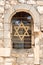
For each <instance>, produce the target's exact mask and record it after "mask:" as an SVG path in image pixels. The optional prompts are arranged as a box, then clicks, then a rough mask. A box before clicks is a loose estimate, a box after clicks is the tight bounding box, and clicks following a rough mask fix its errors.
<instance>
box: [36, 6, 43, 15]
mask: <svg viewBox="0 0 43 65" xmlns="http://www.w3.org/2000/svg"><path fill="white" fill-rule="evenodd" d="M37 9H38V12H39V13H40V14H43V6H38V7H37Z"/></svg>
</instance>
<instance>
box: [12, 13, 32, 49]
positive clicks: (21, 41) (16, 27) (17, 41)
mask: <svg viewBox="0 0 43 65" xmlns="http://www.w3.org/2000/svg"><path fill="white" fill-rule="evenodd" d="M31 32H32V31H31V16H30V15H29V14H27V13H23V12H22V13H19V14H18V13H16V15H15V16H14V18H13V19H12V44H13V48H14V49H29V48H31Z"/></svg>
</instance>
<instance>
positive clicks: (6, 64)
mask: <svg viewBox="0 0 43 65" xmlns="http://www.w3.org/2000/svg"><path fill="white" fill-rule="evenodd" d="M4 65H12V63H8V62H5V64H4Z"/></svg>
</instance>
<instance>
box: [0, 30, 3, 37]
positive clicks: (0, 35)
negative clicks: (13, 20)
mask: <svg viewBox="0 0 43 65" xmlns="http://www.w3.org/2000/svg"><path fill="white" fill-rule="evenodd" d="M0 38H3V30H0Z"/></svg>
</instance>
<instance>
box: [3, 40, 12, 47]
mask: <svg viewBox="0 0 43 65" xmlns="http://www.w3.org/2000/svg"><path fill="white" fill-rule="evenodd" d="M6 41H7V42H6ZM4 47H6V48H11V39H4Z"/></svg>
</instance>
